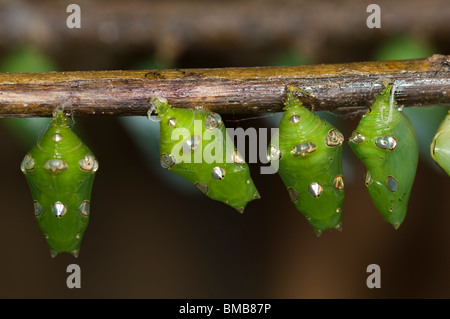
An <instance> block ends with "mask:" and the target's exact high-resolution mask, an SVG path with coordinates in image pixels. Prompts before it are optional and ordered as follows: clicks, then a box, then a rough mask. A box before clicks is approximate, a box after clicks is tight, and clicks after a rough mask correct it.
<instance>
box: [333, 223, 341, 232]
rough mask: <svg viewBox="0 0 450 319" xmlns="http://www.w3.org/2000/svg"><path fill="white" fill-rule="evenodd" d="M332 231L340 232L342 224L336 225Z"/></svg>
mask: <svg viewBox="0 0 450 319" xmlns="http://www.w3.org/2000/svg"><path fill="white" fill-rule="evenodd" d="M334 229H336V230H338V231H342V223H339V224H337V225H336V226H335V227H334Z"/></svg>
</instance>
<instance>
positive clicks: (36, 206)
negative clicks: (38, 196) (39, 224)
mask: <svg viewBox="0 0 450 319" xmlns="http://www.w3.org/2000/svg"><path fill="white" fill-rule="evenodd" d="M33 208H34V216H36V217H39V216H40V215H41V214H42V206H41V204H39V202H38V201H37V200H35V201H33Z"/></svg>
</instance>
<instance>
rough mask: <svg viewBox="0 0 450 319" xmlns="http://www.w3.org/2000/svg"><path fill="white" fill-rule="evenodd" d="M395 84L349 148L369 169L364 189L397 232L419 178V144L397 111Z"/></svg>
mask: <svg viewBox="0 0 450 319" xmlns="http://www.w3.org/2000/svg"><path fill="white" fill-rule="evenodd" d="M392 88H393V85H392V84H389V85H387V86H386V88H385V89H384V90H383V91H382V92H381V93H380V94H378V96H377V97H376V100H375V102H374V103H373V105H372V106H371V107H370V108H369V110H368V111H367V113H366V114H365V115H363V116H362V118H361V120H360V122H359V124H358V127H357V128H356V130H355V131H354V132H353V133H352V136H351V137H350V139H349V145H350V147H351V148H352V150H353V151H354V152H355V154H356V155H357V156H358V157H359V159H360V160H361V161H362V162H363V164H364V165H365V167H366V176H365V185H366V186H367V189H368V191H369V194H370V197H371V199H372V201H373V203H374V204H375V206H376V208H377V209H378V210H379V212H380V213H381V215H382V216H383V218H384V219H385V220H386V221H387V222H388V223H390V224H392V226H394V228H395V229H398V228H399V227H400V225H401V224H402V222H403V220H404V219H405V216H406V211H407V207H408V201H409V196H410V193H411V189H412V186H413V182H414V177H415V175H416V169H417V162H418V157H419V153H418V143H417V138H416V133H415V130H414V127H413V125H412V123H411V121H410V120H409V118H408V117H407V116H406V115H405V114H404V113H403V112H402V111H401V109H397V108H396V107H395V101H394V99H393V94H392V95H391V90H392Z"/></svg>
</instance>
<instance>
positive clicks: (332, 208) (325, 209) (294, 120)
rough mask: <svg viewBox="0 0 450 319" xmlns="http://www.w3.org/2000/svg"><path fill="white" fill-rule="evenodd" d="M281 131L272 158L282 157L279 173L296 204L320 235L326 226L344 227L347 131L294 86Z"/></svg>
mask: <svg viewBox="0 0 450 319" xmlns="http://www.w3.org/2000/svg"><path fill="white" fill-rule="evenodd" d="M277 134H278V135H277ZM277 134H275V135H274V137H273V138H272V141H271V145H270V146H269V150H268V152H269V159H270V161H271V162H272V165H273V163H274V161H277V160H278V161H279V167H278V174H279V175H280V177H281V179H282V180H283V182H284V184H285V186H286V187H287V190H288V192H289V195H290V198H291V200H292V202H293V203H294V204H295V207H296V208H297V210H299V211H300V212H301V213H302V214H303V215H304V216H305V217H306V219H307V220H308V221H309V223H310V224H311V225H312V227H313V229H314V231H315V233H316V235H318V236H319V235H320V234H321V233H322V232H323V231H324V230H326V229H338V230H341V229H342V204H343V201H344V196H345V195H344V179H343V177H342V143H343V141H344V137H343V135H342V134H341V133H340V132H339V130H337V129H336V128H335V127H333V126H332V125H331V124H330V123H328V122H327V121H325V120H323V119H321V118H320V117H318V116H317V115H316V114H314V113H312V112H311V111H309V110H308V109H307V108H305V107H304V106H303V105H302V103H301V102H300V100H299V99H298V98H296V97H295V96H294V94H293V92H292V89H290V90H289V91H288V93H287V99H286V102H285V107H284V113H283V117H282V119H281V122H280V125H279V130H278V133H277ZM277 140H278V145H277V143H276V141H277Z"/></svg>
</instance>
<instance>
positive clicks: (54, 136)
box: [52, 133, 62, 142]
mask: <svg viewBox="0 0 450 319" xmlns="http://www.w3.org/2000/svg"><path fill="white" fill-rule="evenodd" d="M52 139H53V140H54V141H55V142H60V141H61V140H62V135H61V134H58V133H55V135H53V136H52Z"/></svg>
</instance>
